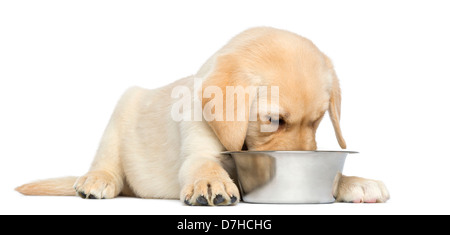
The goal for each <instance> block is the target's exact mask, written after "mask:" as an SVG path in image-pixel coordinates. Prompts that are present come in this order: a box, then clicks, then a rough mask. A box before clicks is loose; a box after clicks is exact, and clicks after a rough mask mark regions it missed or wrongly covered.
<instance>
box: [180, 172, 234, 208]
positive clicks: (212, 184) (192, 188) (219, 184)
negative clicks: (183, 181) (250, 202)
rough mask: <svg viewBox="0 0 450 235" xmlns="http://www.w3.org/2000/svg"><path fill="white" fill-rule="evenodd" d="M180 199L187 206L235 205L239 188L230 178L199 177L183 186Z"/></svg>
mask: <svg viewBox="0 0 450 235" xmlns="http://www.w3.org/2000/svg"><path fill="white" fill-rule="evenodd" d="M181 200H183V201H184V203H185V204H186V205H189V206H227V205H235V204H237V203H238V201H239V190H238V188H237V187H236V185H235V184H234V183H233V181H232V180H231V179H230V178H228V179H220V178H216V179H200V180H197V181H195V182H194V183H192V184H187V185H186V186H184V188H183V190H182V191H181Z"/></svg>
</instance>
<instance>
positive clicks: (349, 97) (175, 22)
mask: <svg viewBox="0 0 450 235" xmlns="http://www.w3.org/2000/svg"><path fill="white" fill-rule="evenodd" d="M449 10H450V5H449V4H447V1H428V0H427V1H380V0H378V1H308V2H304V1H280V0H277V1H261V0H259V1H250V0H246V1H235V0H228V1H196V0H190V1H167V0H166V1H60V0H58V1H1V2H0V112H1V113H0V146H1V151H0V161H1V162H0V186H1V187H0V195H1V196H0V214H11V213H12V214H22V213H23V214H55V213H57V214H435V213H436V214H449V213H450V202H449V200H448V197H449V194H450V189H449V186H450V184H449V180H450V170H449V165H450V160H449V158H450V153H449V151H448V150H449V147H448V145H449V144H450V142H449V140H450V126H449V118H450V115H449V111H448V110H449V101H450V92H449V88H450V82H449V79H450V69H449V65H450V57H449V53H450V45H449V44H450V30H449V28H450V27H449V24H450V14H449ZM254 26H272V27H278V28H282V29H287V30H290V31H293V32H296V33H298V34H300V35H303V36H305V37H308V38H309V39H311V40H312V41H313V42H315V44H316V45H317V46H318V47H319V48H320V49H321V50H322V51H324V52H325V53H326V54H327V55H328V56H329V57H331V59H332V60H333V62H334V64H335V68H336V71H337V74H338V76H339V78H340V79H341V87H342V92H343V104H342V107H343V108H342V121H341V123H342V129H343V133H344V137H345V138H346V141H347V143H348V148H349V149H350V150H356V151H360V152H361V153H360V154H359V155H352V156H349V157H348V158H347V162H346V166H345V169H344V174H347V175H357V176H362V177H367V178H374V179H379V180H382V181H384V182H385V184H386V185H387V187H388V189H389V190H390V193H391V200H390V201H388V203H386V204H342V203H335V204H327V205H256V204H244V203H241V204H239V205H238V206H235V207H215V208H197V207H188V206H183V204H182V203H181V202H180V201H176V200H144V199H135V198H119V199H114V200H101V201H98V200H82V199H80V198H76V197H25V196H22V195H20V194H19V193H17V192H15V191H14V190H13V189H14V188H15V187H16V186H19V185H21V184H23V183H27V182H29V181H32V180H36V179H45V178H51V177H58V176H67V175H74V176H79V175H82V174H84V173H85V172H86V171H87V170H88V168H89V165H90V163H91V161H92V159H93V156H94V154H95V151H96V148H97V144H98V143H99V140H100V137H101V135H102V132H103V130H104V128H105V126H106V124H107V121H108V119H109V116H110V114H111V113H112V110H113V108H114V106H115V103H116V102H117V100H118V98H119V97H120V96H121V94H122V92H123V91H125V90H126V89H127V88H128V87H130V86H134V85H139V86H142V87H146V88H157V87H160V86H162V85H165V84H168V83H170V82H172V81H175V80H177V79H180V78H182V77H185V76H188V75H191V74H194V73H196V71H197V69H198V68H200V66H201V65H202V63H203V62H204V61H205V60H206V59H207V58H208V57H209V56H210V55H212V54H213V53H214V52H215V51H216V50H218V49H219V48H220V47H221V46H222V45H224V44H225V43H226V42H227V41H228V40H229V39H230V38H231V37H232V36H234V35H236V34H238V33H239V32H241V31H243V30H245V29H247V28H249V27H254ZM317 141H318V144H319V147H322V148H324V149H337V148H338V144H337V142H336V140H335V138H334V133H333V129H332V126H331V124H330V121H329V120H328V119H324V121H323V122H322V124H321V127H320V128H319V131H318V136H317ZM280 193H282V192H280Z"/></svg>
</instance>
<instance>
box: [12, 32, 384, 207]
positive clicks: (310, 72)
mask: <svg viewBox="0 0 450 235" xmlns="http://www.w3.org/2000/svg"><path fill="white" fill-rule="evenodd" d="M233 76H239V77H233ZM194 78H199V79H201V80H202V81H203V82H204V87H205V86H206V85H215V86H219V87H221V88H222V89H224V88H225V87H226V86H234V85H243V86H248V85H268V86H279V87H280V94H281V95H280V104H279V105H280V110H281V111H280V112H281V114H280V115H282V116H283V118H285V119H286V126H283V127H280V129H279V130H278V131H277V132H275V133H272V134H270V135H269V134H266V133H264V134H263V133H260V132H259V131H258V128H259V127H260V126H261V125H262V124H263V121H261V120H259V121H255V122H249V121H248V120H247V121H244V122H228V121H227V122H217V121H211V122H206V121H204V120H203V121H181V122H176V121H174V120H173V119H172V118H171V108H172V105H173V104H174V102H176V101H177V100H176V99H171V98H170V94H171V92H172V89H173V88H175V87H176V86H186V87H189V88H190V91H191V94H196V95H200V94H201V92H202V89H201V88H194ZM194 97H195V95H194V96H193V97H192V99H194ZM207 101H210V100H208V99H203V100H201V103H202V104H200V105H205V102H207ZM193 103H194V100H192V104H193ZM251 103H252V99H251V98H250V99H249V101H248V102H247V103H246V105H247V106H248V105H251ZM194 106H195V105H192V107H194ZM327 110H328V111H329V113H330V116H331V120H332V121H333V125H334V128H335V133H336V137H337V139H338V141H339V144H340V145H341V146H342V147H343V148H345V146H346V144H345V141H344V139H343V137H342V133H341V129H340V126H339V117H340V89H339V83H338V80H337V77H336V74H335V72H334V69H333V66H332V64H331V61H330V60H329V59H328V57H326V56H325V55H324V54H323V53H322V52H320V51H319V50H318V49H317V47H316V46H315V45H314V44H313V43H312V42H311V41H309V40H307V39H305V38H303V37H300V36H298V35H296V34H293V33H290V32H287V31H283V30H278V29H273V28H254V29H250V30H247V31H245V32H243V33H242V34H240V35H238V36H237V37H235V38H233V39H232V40H231V41H230V42H229V43H228V44H227V45H226V46H225V47H223V48H222V49H221V50H219V51H218V52H217V53H215V54H214V55H213V56H212V57H211V58H210V59H208V60H207V62H206V63H205V64H204V65H203V66H202V67H201V68H200V70H199V71H198V73H197V74H196V75H195V76H191V77H187V78H184V79H181V80H178V81H176V82H174V83H172V84H170V85H168V86H165V87H162V88H158V89H153V90H147V89H143V88H138V87H133V88H130V89H129V90H128V91H126V92H125V94H124V95H123V97H122V98H121V99H120V101H119V102H118V104H117V107H116V109H115V111H114V113H113V115H112V117H111V120H110V122H109V124H108V126H107V128H106V130H105V133H104V136H103V138H102V140H101V144H100V146H99V149H98V152H97V155H96V157H95V159H94V161H93V163H92V166H91V168H90V171H89V172H88V173H87V174H86V175H84V176H82V177H80V178H78V179H77V180H76V182H75V178H66V179H64V180H63V179H61V181H60V184H61V185H63V186H62V187H63V189H61V187H59V186H58V180H56V181H55V180H52V181H47V182H46V181H40V182H36V183H32V184H28V185H24V186H21V187H19V188H17V190H18V191H19V192H21V193H24V194H27V195H35V194H39V195H73V194H75V191H76V192H77V193H78V195H80V196H82V197H86V198H99V199H100V198H114V197H116V196H118V195H119V194H123V195H129V196H136V197H141V198H166V199H176V198H179V199H180V200H182V201H184V202H185V203H186V204H188V205H234V204H236V203H237V202H238V201H239V191H238V189H237V187H236V185H235V184H234V182H233V180H232V178H234V175H233V174H234V166H233V162H232V161H231V159H230V158H229V157H228V156H225V155H221V152H222V151H224V150H226V149H228V150H240V149H241V148H242V146H243V145H244V143H245V144H246V145H247V147H248V148H249V149H250V150H314V149H316V142H315V131H316V129H317V126H318V125H319V123H320V120H321V119H322V117H323V115H324V113H325V112H326V111H327ZM238 111H239V110H238ZM256 111H257V110H256ZM247 116H248V114H247ZM68 181H69V183H67V182H68ZM49 182H51V184H48V183H49ZM339 182H340V184H339V185H338V186H337V188H336V189H335V195H336V196H337V200H338V201H349V202H364V201H365V202H373V201H376V202H384V201H386V200H387V199H388V198H389V194H388V193H387V190H386V188H385V186H384V184H382V183H377V182H378V181H372V180H366V179H363V178H355V177H346V176H342V177H341V178H340V180H339ZM374 182H375V183H374ZM71 183H74V189H75V190H73V189H71V188H67V185H68V184H71ZM49 185H50V186H52V185H53V186H54V187H53V186H52V187H48V186H49Z"/></svg>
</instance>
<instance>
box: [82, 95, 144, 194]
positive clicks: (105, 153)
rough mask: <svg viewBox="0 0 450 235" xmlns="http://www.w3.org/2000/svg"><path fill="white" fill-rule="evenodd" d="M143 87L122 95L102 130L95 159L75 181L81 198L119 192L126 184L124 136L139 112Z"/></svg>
mask: <svg viewBox="0 0 450 235" xmlns="http://www.w3.org/2000/svg"><path fill="white" fill-rule="evenodd" d="M141 91H142V89H140V88H131V89H129V90H128V91H127V92H125V94H124V95H123V96H122V98H121V100H120V101H119V102H118V104H117V107H116V109H115V111H114V113H113V115H112V117H111V120H110V122H109V124H108V126H107V128H106V130H105V132H104V134H103V137H102V140H101V142H100V146H99V148H98V151H97V154H96V156H95V159H94V161H93V163H92V165H91V168H90V170H89V172H88V173H87V174H85V175H84V176H82V177H80V178H79V179H78V180H77V182H76V183H75V185H74V188H75V190H76V191H77V194H78V195H79V196H81V197H82V198H89V199H109V198H114V197H116V196H118V195H119V194H120V193H121V191H122V189H123V186H124V178H125V176H124V171H123V167H122V165H121V164H122V163H121V158H120V154H121V149H120V148H121V139H122V136H121V135H123V131H122V130H123V129H126V128H124V125H126V123H130V122H132V121H131V120H133V115H134V114H135V113H136V112H135V111H136V107H135V106H136V103H138V102H136V99H137V98H136V97H138V95H139V94H140V93H141Z"/></svg>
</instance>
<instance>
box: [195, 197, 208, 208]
mask: <svg viewBox="0 0 450 235" xmlns="http://www.w3.org/2000/svg"><path fill="white" fill-rule="evenodd" d="M197 203H198V204H200V205H201V206H207V205H208V200H206V198H205V196H203V195H202V196H200V197H198V198H197Z"/></svg>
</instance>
